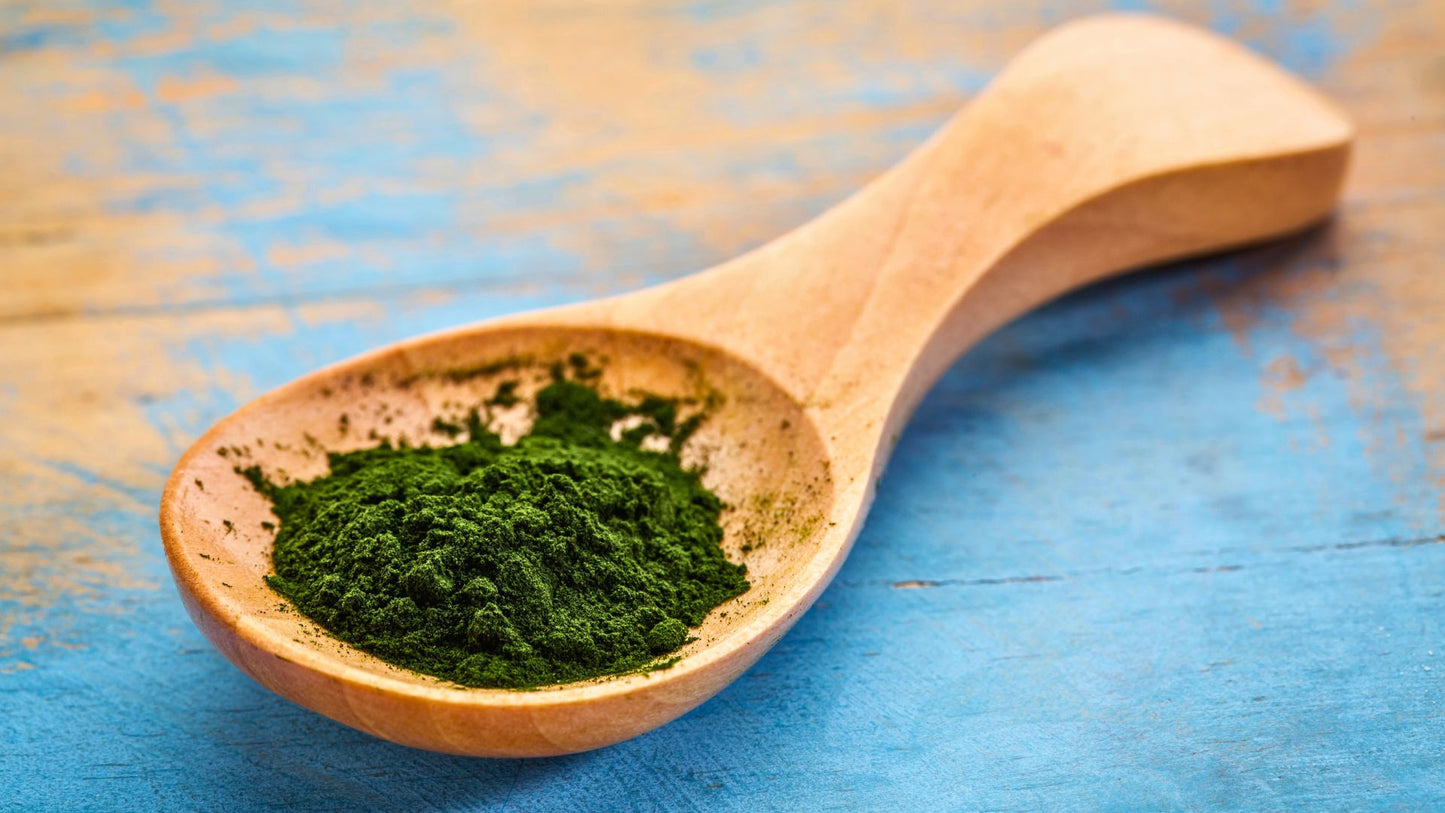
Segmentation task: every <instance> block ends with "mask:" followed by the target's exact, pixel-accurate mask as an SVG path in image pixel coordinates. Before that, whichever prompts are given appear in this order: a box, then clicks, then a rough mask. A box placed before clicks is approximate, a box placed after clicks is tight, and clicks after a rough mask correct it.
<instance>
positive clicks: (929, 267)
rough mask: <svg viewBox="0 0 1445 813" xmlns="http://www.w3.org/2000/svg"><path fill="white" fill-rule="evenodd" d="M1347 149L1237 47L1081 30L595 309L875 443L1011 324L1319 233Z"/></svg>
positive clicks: (1056, 37) (1317, 113)
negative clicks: (692, 349)
mask: <svg viewBox="0 0 1445 813" xmlns="http://www.w3.org/2000/svg"><path fill="white" fill-rule="evenodd" d="M1352 138H1353V127H1352V125H1351V123H1350V122H1349V120H1348V119H1347V118H1345V116H1344V115H1343V114H1342V113H1340V112H1339V111H1338V110H1337V109H1336V108H1335V107H1334V106H1333V105H1332V104H1330V103H1329V102H1327V101H1326V100H1324V99H1323V98H1322V97H1320V96H1319V95H1317V94H1316V93H1315V92H1314V91H1313V90H1311V89H1310V88H1309V87H1307V86H1306V85H1304V84H1303V83H1302V82H1300V81H1299V80H1297V79H1295V78H1294V77H1292V76H1290V75H1288V74H1287V73H1285V72H1284V71H1283V70H1282V69H1280V68H1278V67H1276V66H1274V65H1272V64H1270V63H1268V62H1266V61H1265V60H1263V59H1261V58H1259V57H1257V56H1254V55H1253V54H1251V53H1249V52H1247V51H1246V50H1244V49H1243V48H1242V47H1240V46H1238V45H1236V44H1234V43H1231V42H1229V41H1226V40H1224V39H1221V38H1219V37H1216V36H1214V35H1212V34H1210V33H1208V32H1205V31H1202V30H1199V29H1195V28H1191V27H1188V26H1184V25H1181V24H1178V23H1173V22H1168V21H1165V20H1162V19H1158V18H1153V17H1146V16H1132V15H1130V16H1123V15H1120V16H1104V17H1097V18H1091V19H1086V20H1083V21H1080V22H1077V23H1074V24H1072V25H1068V26H1065V27H1063V28H1060V29H1057V30H1056V31H1055V32H1053V33H1051V34H1049V35H1047V36H1045V37H1044V38H1043V39H1041V40H1039V41H1037V42H1036V43H1034V44H1033V45H1032V46H1031V47H1029V48H1028V49H1027V50H1026V51H1024V52H1023V53H1022V54H1021V55H1020V56H1019V57H1017V58H1016V59H1015V60H1014V61H1013V62H1012V63H1010V64H1009V66H1008V67H1007V68H1006V69H1005V70H1004V72H1003V73H1002V74H1000V75H999V76H998V77H997V79H995V81H994V82H993V83H992V84H991V85H990V86H989V88H988V89H987V90H986V91H985V92H984V93H982V94H981V95H980V96H979V97H978V98H977V99H976V100H975V101H974V102H973V103H972V104H970V105H969V106H968V107H967V108H966V109H965V110H963V111H962V112H961V113H959V114H958V115H957V116H955V117H954V118H953V119H952V120H951V121H950V122H949V123H948V124H947V125H945V126H944V127H943V129H942V130H940V131H939V132H938V133H936V134H935V135H934V136H933V137H932V138H931V139H930V140H929V141H928V142H926V143H925V144H924V145H923V146H921V147H919V148H918V149H917V150H916V151H914V152H913V153H912V154H911V155H909V156H908V157H907V158H905V159H904V160H903V161H902V162H901V163H900V164H898V165H897V166H895V167H894V168H893V169H891V170H890V171H888V172H887V173H885V174H884V175H882V176H881V177H879V178H878V179H877V180H875V181H874V182H873V183H872V184H870V185H869V186H867V187H866V188H864V189H863V190H862V191H860V192H859V193H858V194H856V195H854V196H853V197H851V198H849V199H848V200H845V201H844V202H842V203H841V204H839V205H838V206H836V207H834V208H833V209H831V210H830V211H828V212H826V213H824V214H823V215H822V216H820V217H818V218H817V219H816V220H814V221H812V222H810V223H808V224H806V225H804V226H802V227H800V228H798V229H797V230H795V231H793V232H791V233H789V234H787V235H785V236H783V237H781V238H779V239H777V240H775V241H773V242H771V243H769V244H767V245H765V246H763V247H761V248H759V249H757V250H755V251H753V252H751V253H749V254H746V255H743V256H742V257H739V258H738V259H736V260H734V261H732V262H729V263H726V264H724V265H722V266H719V267H717V268H715V269H713V270H711V271H708V272H705V273H702V274H698V275H695V276H693V277H688V278H685V279H682V280H679V281H676V282H674V283H671V284H668V285H664V286H660V287H658V288H654V289H650V290H647V291H642V292H639V293H636V294H631V295H628V296H625V297H621V298H619V299H615V300H611V301H610V302H608V303H606V304H605V305H604V311H605V312H606V313H607V315H608V318H609V321H611V322H612V323H613V324H617V325H629V326H636V327H641V328H645V329H651V330H659V331H663V332H667V333H672V334H675V335H681V336H684V337H687V338H691V339H694V340H696V341H701V342H704V343H708V344H713V345H720V346H722V347H723V348H725V349H727V350H729V351H731V352H733V353H735V354H737V355H740V356H742V357H744V358H746V359H748V360H750V361H752V362H753V363H755V364H757V365H758V366H759V367H761V368H762V369H763V370H764V371H765V372H767V373H769V374H770V375H772V376H773V377H774V378H775V379H776V380H777V381H778V382H779V383H780V384H781V385H782V386H783V387H784V388H785V389H786V390H787V391H788V392H789V393H790V394H791V395H793V396H794V397H795V398H797V399H798V400H799V401H800V402H802V403H804V404H806V405H808V406H809V408H810V409H812V410H814V412H815V414H816V415H817V416H818V417H819V418H820V421H821V423H822V424H823V425H831V426H834V427H842V426H846V427H848V428H849V431H850V432H854V433H857V432H859V431H860V430H864V429H868V430H871V431H872V432H874V433H875V434H876V436H877V437H878V438H882V437H886V436H887V435H888V434H890V433H891V432H892V430H893V429H895V428H896V427H897V426H898V425H901V423H902V421H903V420H904V419H906V417H907V414H908V413H909V412H911V410H912V408H913V406H914V405H915V404H916V402H917V400H918V399H919V398H921V396H922V394H923V392H924V391H926V389H927V388H928V387H929V386H931V384H932V383H933V381H934V380H935V379H936V378H937V376H938V375H939V374H941V373H942V371H943V370H944V369H945V368H946V367H947V366H948V364H949V363H951V362H952V360H953V359H954V358H956V357H957V356H958V355H959V354H960V353H962V352H963V351H964V350H966V349H967V348H968V347H969V346H971V345H972V344H973V343H975V342H977V341H978V340H979V339H981V338H982V337H983V336H985V335H986V334H987V333H988V332H990V331H991V330H993V329H995V328H997V327H998V326H1000V325H1002V324H1003V323H1005V322H1007V321H1009V320H1010V319H1012V318H1014V317H1016V316H1018V315H1019V314H1021V313H1023V312H1024V311H1027V310H1028V309H1030V308H1033V307H1036V306H1037V305H1039V304H1041V303H1043V302H1045V301H1047V300H1050V299H1052V298H1054V297H1057V296H1059V295H1060V294H1062V293H1064V292H1066V291H1069V290H1071V289H1073V288H1076V287H1079V286H1081V285H1085V284H1087V283H1090V282H1093V281H1096V280H1098V279H1101V278H1103V277H1105V276H1108V275H1110V274H1114V273H1118V272H1120V271H1124V270H1128V269H1131V268H1137V267H1139V266H1141V265H1145V264H1148V263H1155V262H1159V261H1161V260H1165V259H1170V258H1177V257H1182V256H1188V255H1194V254H1199V253H1203V252H1208V251H1214V250H1218V249H1222V248H1226V247H1230V246H1236V245H1240V244H1244V243H1249V242H1252V241H1257V240H1261V239H1264V238H1267V237H1273V236H1277V235H1281V234H1285V233H1288V232H1292V231H1295V230H1298V229H1300V228H1302V227H1304V226H1306V225H1308V224H1310V223H1312V222H1314V221H1316V220H1318V219H1320V218H1321V217H1323V216H1325V215H1326V214H1327V213H1328V212H1329V210H1330V208H1331V207H1332V206H1333V205H1334V203H1335V201H1336V199H1337V197H1338V195H1339V190H1340V185H1341V180H1342V178H1343V175H1344V171H1345V167H1346V164H1347V160H1348V154H1349V145H1350V142H1351V140H1352ZM593 313H594V314H595V311H594V312H593ZM849 445H858V446H866V445H867V444H849ZM876 448H877V447H876V446H875V447H874V449H875V450H876ZM865 456H866V455H865ZM878 457H880V458H881V457H882V456H878ZM880 462H881V460H880Z"/></svg>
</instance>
